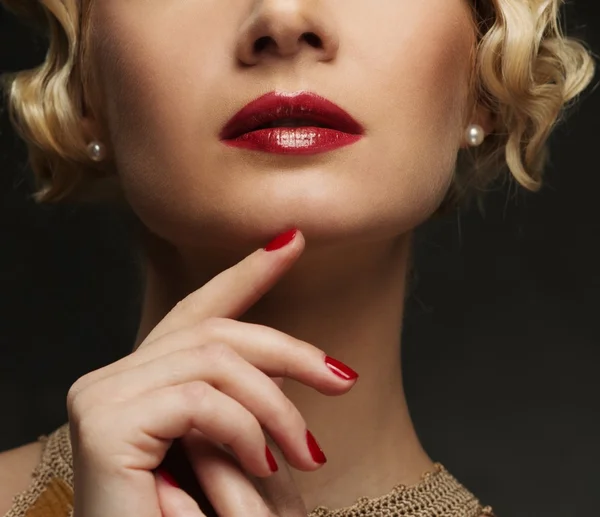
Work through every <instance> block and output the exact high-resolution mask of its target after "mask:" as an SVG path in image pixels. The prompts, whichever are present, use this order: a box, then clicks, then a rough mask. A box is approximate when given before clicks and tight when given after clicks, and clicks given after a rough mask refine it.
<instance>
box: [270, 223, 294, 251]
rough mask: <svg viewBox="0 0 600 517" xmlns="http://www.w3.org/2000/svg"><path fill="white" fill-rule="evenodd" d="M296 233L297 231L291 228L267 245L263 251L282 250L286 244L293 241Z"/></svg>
mask: <svg viewBox="0 0 600 517" xmlns="http://www.w3.org/2000/svg"><path fill="white" fill-rule="evenodd" d="M297 231H298V230H297V229H296V228H292V229H291V230H288V231H287V232H283V233H282V234H280V235H278V236H277V237H275V238H274V239H273V240H272V241H271V242H270V243H269V244H267V246H266V247H265V251H275V250H278V249H281V248H283V247H284V246H285V245H286V244H289V243H290V242H292V241H293V240H294V237H295V236H296V233H297Z"/></svg>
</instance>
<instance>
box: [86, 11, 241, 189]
mask: <svg viewBox="0 0 600 517" xmlns="http://www.w3.org/2000/svg"><path fill="white" fill-rule="evenodd" d="M118 2H122V0H118ZM131 3H132V4H134V7H128V5H127V3H126V2H122V3H117V2H116V0H107V1H106V2H105V3H104V6H103V7H101V8H100V9H99V10H98V11H97V12H96V21H95V24H96V26H98V27H100V28H101V32H98V33H97V34H95V38H94V39H95V41H96V46H95V54H96V55H97V56H98V58H97V59H98V63H99V67H100V70H101V74H100V76H101V82H102V85H101V90H102V92H103V100H104V106H103V111H104V112H105V114H106V121H107V125H108V132H109V134H110V138H111V146H112V148H113V150H114V155H115V159H116V162H117V163H116V165H117V170H118V171H119V173H120V174H121V177H122V180H123V183H124V186H125V187H127V184H128V183H129V182H130V181H133V180H134V179H135V178H136V177H137V178H138V180H139V176H140V175H142V174H143V178H144V181H143V183H142V184H140V183H137V185H136V188H138V189H139V187H143V188H145V189H146V190H147V193H148V195H150V194H149V193H152V192H160V191H161V186H162V185H161V183H163V182H164V180H165V178H164V170H165V166H166V165H168V164H169V160H175V159H176V156H177V155H181V154H185V153H186V152H189V151H190V150H195V149H197V147H198V143H199V142H200V141H204V140H206V139H207V138H209V134H208V133H209V131H211V128H212V127H213V125H214V124H212V123H211V117H212V116H213V115H214V113H213V112H211V111H210V110H207V109H206V99H210V98H211V95H213V96H214V92H215V91H216V88H218V87H219V86H218V85H219V79H220V77H221V76H222V72H223V70H222V68H223V65H222V63H223V62H225V60H226V58H227V56H226V52H227V46H226V45H224V44H220V45H215V46H210V45H203V44H201V41H199V38H198V33H201V34H203V38H202V41H220V43H223V42H222V40H223V36H222V35H221V36H220V40H219V35H218V34H217V30H216V27H217V26H220V24H222V23H230V24H231V23H232V22H231V21H230V20H229V21H228V20H223V21H222V22H215V23H212V24H205V25H206V26H204V25H201V23H200V22H199V21H198V20H202V19H205V18H206V17H205V16H202V13H195V16H187V17H186V16H183V15H182V14H181V13H177V12H173V13H171V10H166V9H164V7H163V8H155V9H154V10H153V8H152V6H149V7H148V8H147V9H146V10H145V11H144V12H145V16H144V18H140V16H139V11H140V9H141V8H140V5H138V4H136V3H135V1H134V2H131ZM129 11H131V12H129ZM173 11H175V10H173ZM165 13H169V14H170V16H171V18H168V16H167V15H166V14H165ZM213 18H214V15H213ZM212 32H214V34H213V33H212ZM190 42H195V43H194V44H190ZM219 53H222V55H221V56H219V55H218V54H219ZM198 113H202V114H203V115H202V117H198V116H195V117H194V116H193V115H192V114H198ZM157 159H158V160H157ZM158 163H160V164H161V167H160V168H161V169H162V171H163V172H161V171H160V170H157V169H159V167H157V164H158ZM141 194H143V193H141Z"/></svg>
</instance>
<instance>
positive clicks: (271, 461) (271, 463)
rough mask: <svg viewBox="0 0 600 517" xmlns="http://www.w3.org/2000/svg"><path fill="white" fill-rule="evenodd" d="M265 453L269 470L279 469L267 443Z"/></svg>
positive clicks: (275, 470)
mask: <svg viewBox="0 0 600 517" xmlns="http://www.w3.org/2000/svg"><path fill="white" fill-rule="evenodd" d="M265 453H266V455H267V463H268V464H269V468H270V469H271V472H277V471H278V470H279V465H277V462H276V461H275V458H274V457H273V453H272V452H271V449H269V446H268V445H266V446H265Z"/></svg>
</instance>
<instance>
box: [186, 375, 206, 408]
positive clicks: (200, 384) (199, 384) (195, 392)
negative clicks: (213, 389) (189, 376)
mask: <svg viewBox="0 0 600 517" xmlns="http://www.w3.org/2000/svg"><path fill="white" fill-rule="evenodd" d="M209 391H210V386H209V385H208V383H206V382H204V381H193V382H186V383H185V384H180V385H179V392H180V394H181V396H182V398H183V401H184V404H185V406H186V407H187V408H191V410H192V411H194V410H197V408H198V405H199V404H202V402H203V401H204V400H205V398H206V396H207V395H208V393H209Z"/></svg>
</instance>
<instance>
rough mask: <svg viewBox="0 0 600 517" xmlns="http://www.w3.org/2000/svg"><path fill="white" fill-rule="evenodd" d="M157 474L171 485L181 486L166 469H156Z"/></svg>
mask: <svg viewBox="0 0 600 517" xmlns="http://www.w3.org/2000/svg"><path fill="white" fill-rule="evenodd" d="M156 472H157V474H158V475H159V476H160V477H162V478H163V479H164V480H165V481H166V482H167V483H169V485H171V486H174V487H176V488H179V483H177V481H175V478H174V477H173V476H172V475H171V474H170V473H169V472H167V471H166V470H165V469H156Z"/></svg>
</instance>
